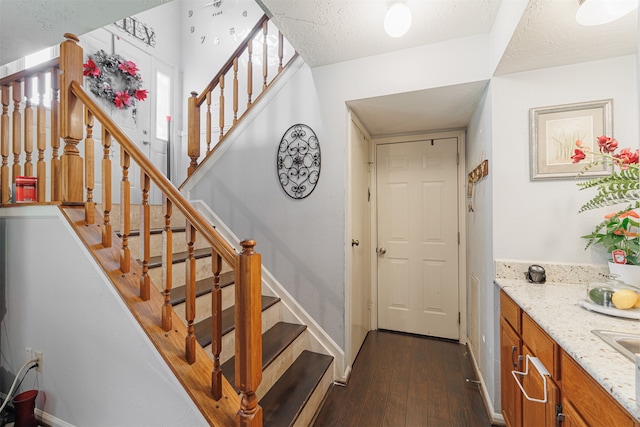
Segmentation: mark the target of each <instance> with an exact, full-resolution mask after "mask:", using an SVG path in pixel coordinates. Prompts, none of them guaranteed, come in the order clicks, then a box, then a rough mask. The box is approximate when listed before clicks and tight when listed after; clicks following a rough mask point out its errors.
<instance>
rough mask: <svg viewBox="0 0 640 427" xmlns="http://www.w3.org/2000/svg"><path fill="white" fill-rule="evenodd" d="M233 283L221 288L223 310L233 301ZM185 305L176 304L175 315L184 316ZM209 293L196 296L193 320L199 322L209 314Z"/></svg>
mask: <svg viewBox="0 0 640 427" xmlns="http://www.w3.org/2000/svg"><path fill="white" fill-rule="evenodd" d="M234 292H235V287H234V285H229V286H225V287H224V288H222V309H223V310H225V309H227V308H229V307H231V306H232V305H233V303H234V297H235V295H234ZM185 307H186V305H185V304H184V303H182V304H178V305H176V306H174V307H173V311H174V312H175V313H176V315H177V316H180V318H181V319H184V318H185V317H184V316H185V310H186V308H185ZM211 313H212V311H211V294H210V293H208V294H204V295H201V296H199V297H198V298H196V318H195V322H196V323H197V322H199V321H201V320H203V319H206V318H207V317H210V316H211Z"/></svg>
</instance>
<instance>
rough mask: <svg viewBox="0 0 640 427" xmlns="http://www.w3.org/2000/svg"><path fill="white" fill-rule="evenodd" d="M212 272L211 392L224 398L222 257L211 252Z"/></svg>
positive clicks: (216, 397)
mask: <svg viewBox="0 0 640 427" xmlns="http://www.w3.org/2000/svg"><path fill="white" fill-rule="evenodd" d="M211 271H212V272H213V291H212V292H211V352H212V353H213V372H212V373H211V391H212V394H213V398H214V399H216V400H220V398H221V397H222V369H221V368H220V353H221V352H222V289H220V271H222V257H221V256H220V255H219V254H218V253H217V252H216V251H215V250H213V249H212V250H211Z"/></svg>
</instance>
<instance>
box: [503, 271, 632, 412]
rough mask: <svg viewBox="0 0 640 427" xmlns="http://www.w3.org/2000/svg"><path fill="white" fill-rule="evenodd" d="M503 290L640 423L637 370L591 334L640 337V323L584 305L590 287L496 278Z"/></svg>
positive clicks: (627, 360) (628, 361) (630, 362)
mask: <svg viewBox="0 0 640 427" xmlns="http://www.w3.org/2000/svg"><path fill="white" fill-rule="evenodd" d="M494 280H495V283H496V284H497V285H498V286H499V287H500V288H501V289H503V290H504V291H505V292H506V293H507V295H509V296H510V297H511V298H512V299H513V300H514V301H515V302H516V303H517V304H518V305H519V306H520V307H521V308H522V309H523V310H524V311H525V312H526V313H527V314H528V315H529V316H530V317H531V318H532V319H533V320H535V321H536V322H537V323H538V325H540V327H541V328H542V329H544V330H545V332H546V333H547V334H549V336H550V337H551V338H553V339H554V340H555V341H556V342H557V343H558V345H560V346H561V347H562V348H563V349H564V351H565V352H566V353H567V354H569V355H570V356H571V357H573V359H575V360H576V361H577V362H578V364H579V365H580V366H582V367H583V368H584V369H585V370H586V371H587V372H588V373H589V374H590V375H591V376H592V377H593V378H594V379H595V380H596V381H597V382H598V383H599V384H600V385H601V386H602V387H603V388H604V389H605V390H607V391H608V392H609V393H610V394H611V395H612V396H613V397H614V398H615V399H616V400H617V401H618V402H620V404H621V405H622V406H623V407H624V408H626V409H627V411H629V413H630V414H631V415H633V416H634V417H635V418H636V420H639V421H640V407H639V406H638V404H637V403H636V391H635V390H636V389H635V386H636V385H635V383H636V381H635V365H634V363H633V362H632V361H630V360H629V359H627V358H626V357H625V356H623V355H622V354H620V353H619V352H618V351H616V350H615V349H614V348H612V347H611V346H610V345H609V344H607V343H605V342H604V341H603V340H602V339H600V338H599V337H597V336H596V335H594V334H593V333H591V331H592V330H593V329H605V330H613V331H618V332H628V333H635V334H640V321H638V320H631V319H624V318H618V317H611V316H607V315H604V314H600V313H595V312H591V311H589V310H586V309H584V308H582V307H581V306H579V305H578V304H577V302H578V300H580V299H584V298H585V297H586V294H587V291H586V290H587V285H586V284H568V283H553V282H547V283H545V284H532V283H529V282H527V281H526V280H524V279H522V280H516V279H509V278H496V279H494Z"/></svg>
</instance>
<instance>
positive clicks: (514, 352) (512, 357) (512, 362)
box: [511, 345, 518, 369]
mask: <svg viewBox="0 0 640 427" xmlns="http://www.w3.org/2000/svg"><path fill="white" fill-rule="evenodd" d="M516 351H518V347H517V346H515V345H514V346H513V347H511V364H512V365H513V367H514V368H516V369H518V362H516V358H515V355H516Z"/></svg>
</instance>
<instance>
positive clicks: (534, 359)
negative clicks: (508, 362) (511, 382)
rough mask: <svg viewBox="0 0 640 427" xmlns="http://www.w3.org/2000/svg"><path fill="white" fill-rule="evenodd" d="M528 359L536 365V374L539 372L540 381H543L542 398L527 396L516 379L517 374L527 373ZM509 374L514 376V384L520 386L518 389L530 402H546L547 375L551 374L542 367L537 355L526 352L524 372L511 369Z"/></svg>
mask: <svg viewBox="0 0 640 427" xmlns="http://www.w3.org/2000/svg"><path fill="white" fill-rule="evenodd" d="M529 361H531V363H532V364H533V366H535V367H536V370H537V371H538V374H540V376H541V377H542V381H543V383H544V396H543V397H542V399H536V398H533V397H529V395H528V394H527V392H526V391H524V387H522V384H521V383H520V380H518V375H522V376H527V375H529ZM511 375H513V378H515V380H516V384H518V387H520V391H521V392H522V394H523V395H524V397H525V398H526V399H527V400H530V401H531V402H538V403H547V377H550V376H551V374H549V371H547V368H545V367H544V365H543V364H542V362H541V361H540V359H538V358H537V357H531V356H529V355H528V354H527V362H526V365H525V370H524V372H518V371H511Z"/></svg>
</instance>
